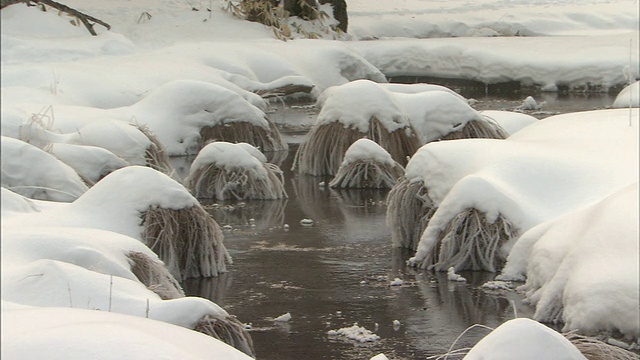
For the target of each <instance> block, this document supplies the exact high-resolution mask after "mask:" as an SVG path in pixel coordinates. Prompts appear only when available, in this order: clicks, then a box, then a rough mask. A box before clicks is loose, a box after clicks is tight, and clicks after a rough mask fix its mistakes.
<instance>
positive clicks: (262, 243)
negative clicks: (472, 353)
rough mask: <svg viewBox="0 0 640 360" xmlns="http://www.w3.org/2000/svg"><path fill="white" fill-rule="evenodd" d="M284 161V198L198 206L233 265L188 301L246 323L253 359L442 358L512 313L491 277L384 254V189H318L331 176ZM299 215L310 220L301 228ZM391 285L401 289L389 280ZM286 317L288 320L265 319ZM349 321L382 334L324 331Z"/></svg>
mask: <svg viewBox="0 0 640 360" xmlns="http://www.w3.org/2000/svg"><path fill="white" fill-rule="evenodd" d="M289 154H290V156H289V157H288V158H286V159H285V160H284V161H283V165H282V167H281V168H282V169H283V171H284V172H285V178H286V179H287V181H286V184H285V186H286V189H287V192H288V193H289V196H290V198H289V199H288V200H283V201H245V202H244V203H243V204H242V205H240V204H238V203H229V204H218V206H209V205H211V204H207V203H204V205H205V206H207V208H208V209H209V211H210V213H211V214H212V216H213V217H214V218H215V219H216V221H217V222H218V223H219V224H220V225H221V226H225V225H229V226H230V227H231V229H230V230H227V231H226V232H225V244H226V246H227V248H228V249H229V251H230V253H231V255H232V257H233V258H234V264H233V265H232V266H230V267H229V269H230V272H229V273H228V274H224V275H223V276H220V277H218V278H212V279H190V280H188V281H186V282H184V284H183V285H184V287H185V291H186V293H187V294H191V295H200V296H204V297H207V298H210V299H212V300H213V301H215V302H216V303H217V304H219V305H220V306H222V307H224V308H225V309H226V310H227V311H229V312H230V313H232V314H234V315H236V316H238V318H239V319H240V320H241V321H242V322H245V323H250V324H251V327H252V330H251V335H252V337H253V340H254V344H255V347H256V352H257V356H258V359H300V358H307V359H368V358H370V357H373V356H375V355H376V354H378V353H381V352H383V353H385V354H386V355H387V356H388V357H389V358H391V359H414V358H425V357H426V356H429V355H434V354H439V353H443V352H445V351H446V350H447V349H448V347H449V346H450V344H451V342H452V341H453V340H454V339H455V338H456V337H457V336H458V335H459V334H460V333H461V332H462V331H464V330H465V329H466V328H467V327H468V326H469V325H472V324H473V323H484V324H487V325H489V326H497V325H498V324H500V323H501V322H503V321H505V320H507V319H510V318H512V317H513V309H512V306H511V303H510V301H509V299H508V298H507V297H505V295H503V294H495V293H488V292H485V291H484V290H482V289H481V288H480V285H481V284H482V283H483V282H484V281H486V280H488V279H490V278H491V277H492V276H493V275H492V274H489V273H481V272H477V273H462V275H463V276H465V277H467V279H468V282H467V283H466V284H465V283H453V282H450V281H448V280H447V278H446V274H434V273H431V272H427V271H423V270H416V269H412V268H407V267H406V266H405V261H406V260H407V259H408V258H409V256H411V255H412V254H410V253H408V252H407V251H406V250H400V249H392V248H391V240H390V232H389V229H388V228H387V227H386V224H385V213H386V205H385V198H386V193H387V192H386V191H380V190H366V191H364V190H363V191H361V190H334V189H330V188H328V187H326V186H324V185H320V183H321V182H322V181H325V184H326V182H327V180H328V179H322V178H316V177H311V176H307V175H296V174H292V173H291V172H290V171H289V169H290V168H291V166H290V165H291V158H292V157H293V154H295V146H293V147H292V149H290V152H289ZM229 205H230V206H231V207H232V208H229ZM304 218H311V219H313V220H314V224H313V225H312V226H303V225H302V224H300V220H302V219H304ZM285 225H289V227H288V229H285ZM395 278H400V279H402V280H403V281H404V283H403V284H402V286H391V285H390V283H391V281H392V280H393V279H395ZM509 296H516V297H517V295H509ZM517 300H518V301H519V299H517ZM287 312H289V313H291V315H292V319H291V321H289V322H287V323H285V324H278V323H276V322H274V321H273V318H275V317H278V316H280V315H282V314H285V313H287ZM394 320H397V321H399V323H400V325H399V326H394ZM356 322H357V323H358V324H359V326H363V327H365V328H367V329H369V330H371V331H373V332H375V333H376V334H377V335H379V336H380V337H381V339H380V340H379V341H376V342H373V343H366V344H360V343H355V342H353V341H351V340H346V339H344V338H335V337H329V336H328V335H327V331H329V330H335V329H339V328H342V327H348V326H351V325H353V324H354V323H356ZM396 324H397V322H396ZM482 335H484V333H477V334H475V335H473V334H472V337H471V338H467V337H465V339H466V340H465V341H467V342H471V341H475V338H473V336H475V337H476V338H477V337H480V336H482ZM463 344H464V342H463Z"/></svg>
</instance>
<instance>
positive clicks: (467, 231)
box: [423, 208, 518, 272]
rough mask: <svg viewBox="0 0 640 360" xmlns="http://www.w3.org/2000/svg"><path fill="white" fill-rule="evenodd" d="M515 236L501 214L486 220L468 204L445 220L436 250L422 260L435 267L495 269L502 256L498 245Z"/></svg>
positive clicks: (503, 259) (501, 263) (438, 269)
mask: <svg viewBox="0 0 640 360" xmlns="http://www.w3.org/2000/svg"><path fill="white" fill-rule="evenodd" d="M517 236H518V231H517V230H516V229H515V228H514V227H513V226H511V223H510V222H509V221H508V220H507V219H506V218H504V217H503V216H502V215H498V217H497V218H496V219H495V221H493V222H489V221H487V217H486V215H485V214H484V213H482V212H480V211H478V210H477V209H474V208H469V209H466V210H463V211H462V212H460V213H459V214H458V215H456V216H455V217H454V218H453V219H451V221H449V223H448V224H447V226H446V227H445V229H444V230H443V231H442V232H441V233H440V236H439V238H438V240H437V241H438V242H437V245H436V247H437V249H436V251H432V252H431V253H430V255H429V256H428V257H427V258H425V260H424V262H423V264H426V265H433V267H434V268H435V270H437V271H447V269H449V268H450V267H453V268H455V270H456V271H460V270H474V271H478V270H485V271H490V272H496V269H499V268H500V267H502V265H503V263H504V261H505V260H506V259H505V258H504V256H503V254H501V253H500V251H499V250H500V247H501V246H502V245H503V244H504V243H505V242H506V241H508V240H509V239H512V238H515V237H517ZM436 254H437V255H436ZM436 256H438V259H437V261H436V259H435V257H436Z"/></svg>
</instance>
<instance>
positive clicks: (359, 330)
mask: <svg viewBox="0 0 640 360" xmlns="http://www.w3.org/2000/svg"><path fill="white" fill-rule="evenodd" d="M327 335H329V336H340V337H345V338H347V339H350V340H354V341H357V342H360V343H365V342H374V341H378V340H380V336H378V335H376V334H374V333H372V332H371V331H370V330H367V329H365V328H364V327H362V326H358V324H357V323H356V324H353V325H352V326H349V327H343V328H340V329H337V330H329V331H328V332H327Z"/></svg>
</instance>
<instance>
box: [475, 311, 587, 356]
mask: <svg viewBox="0 0 640 360" xmlns="http://www.w3.org/2000/svg"><path fill="white" fill-rule="evenodd" d="M487 358H491V359H495V360H508V359H522V360H537V359H567V360H569V359H571V360H586V357H584V355H582V353H580V351H579V350H578V349H577V348H576V347H575V346H574V345H573V344H572V343H571V342H570V341H569V340H567V339H565V338H564V337H563V336H562V335H560V334H559V333H557V332H555V331H554V330H552V329H550V328H548V327H546V326H544V325H542V324H540V323H539V322H537V321H533V320H531V319H527V318H517V319H513V320H509V321H507V322H505V323H504V324H502V325H500V326H498V327H497V328H496V329H495V330H493V331H492V332H491V333H489V335H487V336H485V337H484V338H483V339H482V340H480V342H478V343H477V344H476V345H475V346H474V347H473V348H471V350H470V351H469V353H468V354H467V355H466V356H465V357H464V359H465V360H480V359H487Z"/></svg>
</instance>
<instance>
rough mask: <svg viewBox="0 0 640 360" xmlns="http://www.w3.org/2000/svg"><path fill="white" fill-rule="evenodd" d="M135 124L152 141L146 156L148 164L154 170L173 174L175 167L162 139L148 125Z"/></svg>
mask: <svg viewBox="0 0 640 360" xmlns="http://www.w3.org/2000/svg"><path fill="white" fill-rule="evenodd" d="M135 126H136V128H138V130H140V132H141V133H143V134H144V135H145V136H146V137H147V138H148V139H149V141H151V145H149V147H148V148H147V149H146V151H145V156H144V157H145V160H146V161H147V166H149V167H150V168H152V169H154V170H158V171H160V172H161V173H163V174H166V175H169V176H173V175H174V173H175V169H174V168H173V166H171V162H170V161H169V156H168V155H167V153H166V152H165V151H164V146H162V144H161V143H160V140H158V138H157V137H156V135H155V134H154V133H153V132H151V130H150V129H149V128H148V127H147V126H146V125H135Z"/></svg>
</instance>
